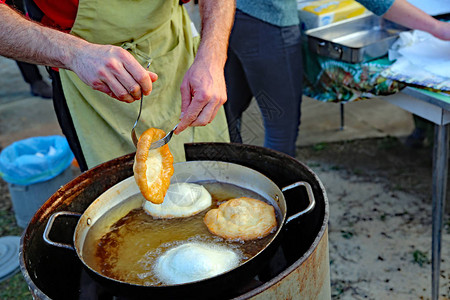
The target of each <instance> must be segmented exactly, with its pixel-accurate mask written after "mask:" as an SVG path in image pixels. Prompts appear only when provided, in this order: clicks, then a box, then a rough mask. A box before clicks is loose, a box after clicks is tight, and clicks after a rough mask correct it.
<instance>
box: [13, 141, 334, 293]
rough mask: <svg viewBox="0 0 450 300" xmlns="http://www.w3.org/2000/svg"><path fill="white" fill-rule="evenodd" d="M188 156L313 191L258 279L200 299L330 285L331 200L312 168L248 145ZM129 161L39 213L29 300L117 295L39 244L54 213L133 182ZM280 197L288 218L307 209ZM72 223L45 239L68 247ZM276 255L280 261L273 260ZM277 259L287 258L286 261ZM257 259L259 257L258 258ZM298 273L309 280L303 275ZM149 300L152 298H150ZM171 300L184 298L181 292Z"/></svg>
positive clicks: (68, 254) (64, 193)
mask: <svg viewBox="0 0 450 300" xmlns="http://www.w3.org/2000/svg"><path fill="white" fill-rule="evenodd" d="M185 152H186V159H187V160H188V161H191V160H196V161H198V160H216V161H225V162H231V163H237V164H240V165H244V166H247V167H249V168H251V169H254V170H256V171H258V172H260V173H262V174H264V175H265V176H267V177H269V178H270V179H271V180H272V181H273V182H274V183H275V184H276V185H277V186H279V187H284V186H287V185H289V184H291V183H292V182H296V181H306V182H308V183H309V184H310V185H311V187H312V189H313V193H314V198H315V200H316V205H315V207H314V209H313V210H312V211H311V212H310V213H308V214H306V215H303V216H302V217H301V218H299V219H298V221H297V220H296V221H293V222H290V224H289V226H286V227H287V228H288V230H286V233H283V238H282V239H281V240H282V241H281V245H280V247H278V249H277V252H276V253H275V255H274V256H272V257H268V259H269V260H270V268H267V269H264V270H262V271H261V272H259V273H258V277H255V278H252V279H251V280H247V281H245V280H243V281H242V282H238V283H236V285H235V286H230V287H229V290H226V291H224V292H223V293H217V292H216V291H214V290H210V289H208V288H207V287H201V288H200V291H199V295H204V294H207V293H210V294H211V295H214V298H215V299H239V300H241V299H249V298H251V297H253V296H256V295H259V294H270V293H271V291H275V292H277V293H280V292H281V291H280V288H282V287H283V282H285V281H287V284H288V285H289V286H291V285H292V284H293V282H298V284H297V287H298V289H302V290H305V289H306V287H308V288H310V289H313V290H314V289H317V290H318V291H319V289H320V286H321V285H320V284H319V283H322V282H325V283H326V279H327V278H328V282H329V275H327V274H328V273H326V272H325V271H326V270H325V268H326V269H327V268H328V265H329V262H328V258H327V257H325V256H326V254H327V253H328V252H327V235H326V234H327V230H326V229H327V222H328V200H327V198H326V193H325V189H324V187H323V184H322V183H321V182H320V179H319V178H318V177H317V175H315V174H314V172H313V171H312V170H311V169H309V168H308V167H307V166H306V165H304V164H303V163H301V162H299V161H298V160H295V159H293V158H292V157H290V156H287V155H285V154H283V153H279V152H276V151H272V150H269V149H266V148H262V147H257V146H250V145H240V144H232V143H195V144H186V145H185ZM133 158H134V154H129V155H125V156H123V157H119V158H116V159H114V160H111V161H109V162H106V163H103V164H101V165H99V166H97V167H95V168H92V169H90V170H88V171H87V172H85V173H83V174H81V175H80V176H78V177H77V178H75V179H74V180H72V181H71V182H69V183H67V184H66V185H64V186H63V187H61V188H60V189H59V190H58V191H57V192H56V193H55V194H53V195H52V196H51V197H50V198H49V199H48V201H46V202H45V204H44V205H43V206H42V207H41V208H40V209H39V210H38V211H37V212H36V214H35V215H34V217H33V218H32V220H31V221H30V223H29V224H28V226H27V228H26V229H25V231H24V234H23V235H22V239H21V244H20V267H21V271H22V274H23V276H24V278H25V280H26V282H27V284H28V285H29V287H30V291H31V293H32V294H33V297H34V299H64V300H67V299H112V298H111V296H114V295H115V294H112V293H110V292H109V291H107V290H105V289H104V288H103V287H102V286H99V285H98V284H97V283H96V282H95V281H93V280H92V279H91V278H90V277H89V276H88V275H87V273H86V271H85V270H86V268H84V267H83V264H82V263H81V261H80V259H79V258H78V256H77V254H76V252H74V251H69V250H67V249H61V248H58V247H54V246H51V245H48V244H47V243H46V242H45V241H44V239H43V233H44V229H45V227H46V225H47V223H48V220H49V218H50V217H51V216H52V215H53V214H54V213H55V212H59V211H71V212H74V213H79V214H82V213H83V212H84V211H85V210H86V209H87V208H88V207H89V206H90V205H91V204H92V202H93V201H95V199H97V198H98V197H99V196H100V195H101V194H103V193H104V192H105V191H106V190H108V189H110V188H111V187H112V186H114V185H115V184H117V183H119V182H121V181H123V180H125V179H127V178H129V177H130V176H132V175H133ZM284 194H285V197H286V200H287V201H288V204H289V205H288V208H287V217H289V216H290V215H292V214H295V213H296V212H298V211H302V210H304V209H305V208H306V207H307V206H308V205H309V199H308V195H307V193H306V191H305V189H303V188H296V189H292V190H290V191H287V192H285V193H284ZM77 221H78V219H75V218H64V219H59V220H56V221H55V228H54V230H52V232H51V234H50V237H51V238H52V239H54V240H58V241H62V242H65V243H71V242H72V238H73V232H74V228H75V226H76V225H77ZM61 223H62V224H63V225H64V226H61V225H62V224H61ZM283 231H284V230H283ZM64 238H66V240H64ZM267 250H269V251H264V252H263V253H261V254H262V255H263V256H266V255H268V254H269V252H270V250H271V249H267ZM280 251H281V254H282V255H281V256H279V255H278V252H280ZM275 257H277V259H275ZM278 257H281V258H284V262H281V261H280V260H279V259H278ZM261 260H264V258H263V257H261ZM321 266H322V267H321ZM273 267H276V270H274V268H273ZM324 270H325V271H324ZM303 271H305V272H307V274H303ZM319 271H320V272H319ZM298 274H302V275H301V276H302V277H301V280H300V281H298V280H297V279H296V276H297V275H298ZM324 280H325V281H324ZM108 282H109V281H108ZM304 285H307V286H304ZM314 287H316V288H314ZM289 290H290V291H291V290H292V289H291V288H289ZM296 290H297V289H295V288H294V291H293V292H292V294H291V296H290V297H288V296H287V297H286V298H292V295H293V294H294V292H295V291H296ZM108 296H109V297H110V298H108ZM146 298H153V295H152V294H148V295H147V297H146ZM174 298H183V294H179V295H177V297H174ZM272 298H273V297H272ZM116 299H121V298H116Z"/></svg>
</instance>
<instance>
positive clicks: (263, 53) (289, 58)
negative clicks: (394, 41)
mask: <svg viewBox="0 0 450 300" xmlns="http://www.w3.org/2000/svg"><path fill="white" fill-rule="evenodd" d="M357 1H358V2H360V3H361V4H362V5H364V6H365V7H366V8H367V9H369V10H371V11H372V12H373V13H375V14H377V15H380V16H383V17H384V18H386V19H389V20H391V21H394V22H396V23H399V24H401V25H404V26H406V27H409V28H413V29H419V30H423V31H427V32H429V33H431V34H433V35H434V36H436V37H438V38H440V39H444V40H450V24H449V23H445V22H441V21H438V20H436V19H434V18H432V17H431V16H429V15H428V14H426V13H425V12H423V11H421V10H419V9H418V8H417V7H415V6H413V5H411V4H410V3H408V2H407V1H406V0H384V1H379V0H357ZM298 24H299V19H298V13H297V2H296V1H295V0H237V1H236V14H235V21H234V25H233V29H232V32H231V35H230V45H229V48H228V60H227V63H226V65H225V79H226V83H227V91H228V101H227V103H225V112H226V116H227V121H228V129H229V133H230V140H231V141H232V142H237V143H242V137H241V118H242V113H243V112H244V111H245V110H246V109H247V108H248V106H249V104H250V101H251V99H252V98H253V97H255V99H256V101H257V103H258V106H259V108H260V111H261V114H262V118H263V123H264V130H265V138H264V146H265V147H267V148H270V149H273V150H277V151H281V152H284V153H286V154H288V155H291V156H295V149H296V146H295V144H296V140H297V137H298V132H299V125H300V116H301V102H302V58H301V34H300V29H299V26H298ZM249 130H251V128H250V129H249Z"/></svg>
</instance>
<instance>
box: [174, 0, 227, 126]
mask: <svg viewBox="0 0 450 300" xmlns="http://www.w3.org/2000/svg"><path fill="white" fill-rule="evenodd" d="M199 10H200V16H201V20H202V30H201V40H200V45H199V48H198V51H197V55H196V56H195V59H194V63H193V64H192V66H191V68H190V69H189V70H188V71H187V72H186V75H185V76H184V79H183V82H182V84H181V100H182V102H181V122H180V124H179V126H178V128H177V130H176V131H175V133H176V134H178V133H180V132H181V131H183V130H184V129H186V128H187V127H188V126H204V125H207V124H208V123H210V122H212V120H213V119H214V117H215V116H216V114H217V112H218V110H219V108H220V107H221V106H222V105H223V104H224V103H225V102H226V100H227V91H226V86H225V76H224V67H225V62H226V60H227V50H228V39H229V36H230V32H231V27H232V26H233V20H234V12H235V1H234V0H220V1H218V0H200V1H199Z"/></svg>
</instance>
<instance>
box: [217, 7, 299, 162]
mask: <svg viewBox="0 0 450 300" xmlns="http://www.w3.org/2000/svg"><path fill="white" fill-rule="evenodd" d="M302 75H303V73H302V54H301V36H300V29H299V26H288V27H278V26H274V25H271V24H269V23H266V22H263V21H261V20H258V19H256V18H253V17H251V16H249V15H247V14H245V13H242V12H240V11H239V10H238V11H236V17H235V23H234V27H233V30H232V32H231V36H230V45H229V48H228V60H227V63H226V65H225V79H226V83H227V91H228V100H227V102H226V103H225V112H226V115H227V120H228V127H229V132H230V138H231V141H232V142H237V143H242V138H241V134H240V132H241V118H242V113H243V112H244V111H245V110H246V109H247V108H248V106H249V104H250V101H251V99H252V97H255V99H256V100H257V102H258V106H259V109H260V111H261V114H262V117H263V121H264V131H265V137H264V146H265V147H267V148H270V149H273V150H278V151H281V152H284V153H287V154H289V155H291V156H295V142H296V139H297V136H298V128H299V125H300V113H301V112H300V107H301V101H302ZM248 130H249V131H251V130H252V129H251V128H248Z"/></svg>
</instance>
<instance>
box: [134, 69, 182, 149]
mask: <svg viewBox="0 0 450 300" xmlns="http://www.w3.org/2000/svg"><path fill="white" fill-rule="evenodd" d="M148 67H150V63H149V64H148V65H147V68H146V69H148ZM143 102H144V92H143V91H142V92H141V103H140V105H139V113H138V116H137V119H136V122H134V125H133V128H132V129H131V139H132V140H133V144H134V146H135V147H136V148H137V143H138V140H139V139H138V138H137V136H136V130H135V129H136V126H137V124H138V121H139V118H140V117H141V112H142V103H143ZM178 124H180V123H178ZM178 124H177V125H175V127H174V128H173V129H172V130H171V131H169V132H168V133H167V134H166V135H165V136H164V137H163V138H162V139H160V140H157V141H156V142H154V143H152V144H151V145H150V148H149V150H152V149H156V148H159V147H162V146H164V145H165V144H167V143H168V142H169V141H170V139H171V138H172V135H173V132H174V130H175V129H177V127H178Z"/></svg>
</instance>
